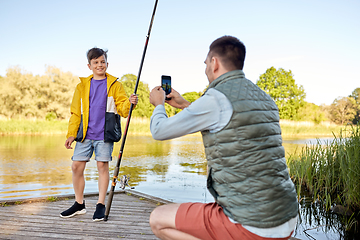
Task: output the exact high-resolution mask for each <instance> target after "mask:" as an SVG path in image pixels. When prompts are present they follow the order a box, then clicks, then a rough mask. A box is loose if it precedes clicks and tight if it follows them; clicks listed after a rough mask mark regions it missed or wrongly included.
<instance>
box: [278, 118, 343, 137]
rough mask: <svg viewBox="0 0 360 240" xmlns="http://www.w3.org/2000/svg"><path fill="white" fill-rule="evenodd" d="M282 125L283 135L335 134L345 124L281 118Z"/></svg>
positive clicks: (319, 135) (320, 135)
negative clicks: (316, 122)
mask: <svg viewBox="0 0 360 240" xmlns="http://www.w3.org/2000/svg"><path fill="white" fill-rule="evenodd" d="M280 126H281V131H282V135H283V136H303V137H306V136H311V137H314V136H318V137H325V136H330V137H332V136H333V133H338V132H340V131H341V130H342V129H343V128H344V126H342V125H337V124H335V123H330V122H321V123H319V124H315V123H314V122H305V121H304V122H297V121H290V120H280Z"/></svg>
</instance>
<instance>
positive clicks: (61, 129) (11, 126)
mask: <svg viewBox="0 0 360 240" xmlns="http://www.w3.org/2000/svg"><path fill="white" fill-rule="evenodd" d="M126 122H127V119H126V118H122V119H121V127H122V130H123V131H124V129H125V125H126ZM280 126H281V130H282V134H283V136H304V137H306V136H312V137H314V136H318V137H320V136H332V135H333V132H339V131H340V130H341V129H342V128H343V126H341V125H336V124H331V123H328V122H323V123H320V124H315V123H313V122H296V121H289V120H281V121H280ZM67 128H68V121H67V120H62V121H56V120H55V121H46V120H27V119H20V120H16V119H11V120H0V135H6V134H33V135H37V134H38V135H51V134H66V132H67ZM128 134H129V135H151V133H150V119H149V118H137V117H132V118H131V119H130V125H129V129H128Z"/></svg>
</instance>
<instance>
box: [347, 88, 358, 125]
mask: <svg viewBox="0 0 360 240" xmlns="http://www.w3.org/2000/svg"><path fill="white" fill-rule="evenodd" d="M349 97H350V98H353V99H354V100H355V102H356V106H357V109H356V115H355V117H354V119H353V121H352V122H353V123H354V124H357V123H359V122H360V88H356V89H355V90H354V91H353V92H352V93H351V95H349Z"/></svg>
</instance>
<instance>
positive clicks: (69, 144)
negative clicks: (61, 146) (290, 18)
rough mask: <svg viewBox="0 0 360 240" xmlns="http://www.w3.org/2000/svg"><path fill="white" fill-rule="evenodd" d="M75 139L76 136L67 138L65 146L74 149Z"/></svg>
mask: <svg viewBox="0 0 360 240" xmlns="http://www.w3.org/2000/svg"><path fill="white" fill-rule="evenodd" d="M74 140H75V138H74V137H69V138H68V139H66V141H65V147H66V148H67V149H72V147H71V144H72V143H73V141H74Z"/></svg>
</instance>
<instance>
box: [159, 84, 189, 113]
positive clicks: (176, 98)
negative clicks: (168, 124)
mask: <svg viewBox="0 0 360 240" xmlns="http://www.w3.org/2000/svg"><path fill="white" fill-rule="evenodd" d="M166 97H167V98H170V100H166V101H165V102H166V103H167V104H169V105H170V106H173V107H175V108H180V109H184V108H187V107H188V106H190V104H191V103H190V102H188V101H187V100H186V99H185V98H183V97H182V96H181V95H180V93H178V92H177V91H176V90H175V89H173V88H171V92H170V93H169V94H168V95H167V96H166Z"/></svg>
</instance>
